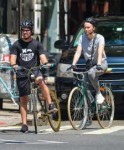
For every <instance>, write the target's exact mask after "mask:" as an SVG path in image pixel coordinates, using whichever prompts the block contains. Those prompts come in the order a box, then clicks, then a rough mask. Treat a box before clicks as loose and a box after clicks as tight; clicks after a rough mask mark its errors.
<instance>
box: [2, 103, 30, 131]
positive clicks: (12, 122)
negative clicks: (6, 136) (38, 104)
mask: <svg viewBox="0 0 124 150" xmlns="http://www.w3.org/2000/svg"><path fill="white" fill-rule="evenodd" d="M31 120H32V115H30V114H28V121H30V122H31ZM9 126H21V115H20V113H19V106H18V105H17V106H16V105H14V104H13V103H12V102H11V100H4V103H3V109H2V110H0V128H1V127H9Z"/></svg>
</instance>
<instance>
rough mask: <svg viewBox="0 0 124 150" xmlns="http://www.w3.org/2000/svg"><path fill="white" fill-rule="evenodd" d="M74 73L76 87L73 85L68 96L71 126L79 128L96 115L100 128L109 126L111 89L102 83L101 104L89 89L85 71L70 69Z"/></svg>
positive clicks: (112, 102) (111, 100)
mask: <svg viewBox="0 0 124 150" xmlns="http://www.w3.org/2000/svg"><path fill="white" fill-rule="evenodd" d="M71 73H73V75H74V79H75V82H76V87H74V88H73V89H72V90H71V92H70V94H69V98H68V104H67V110H68V118H69V121H70V123H71V125H72V127H73V128H74V129H76V130H81V129H83V128H85V127H86V122H87V120H91V121H92V119H93V117H97V120H98V123H99V125H100V126H101V127H102V128H109V127H110V126H111V125H112V122H113V119H114V112H115V106H114V97H113V94H112V90H111V89H110V87H109V86H108V85H107V84H102V85H101V87H100V90H101V92H102V95H103V96H104V97H105V101H104V102H103V103H102V104H97V103H96V100H95V98H94V95H93V93H92V92H91V90H90V89H89V82H87V80H86V78H85V77H86V76H87V71H86V72H76V71H71Z"/></svg>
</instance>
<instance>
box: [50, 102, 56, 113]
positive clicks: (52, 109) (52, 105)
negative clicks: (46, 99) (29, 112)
mask: <svg viewBox="0 0 124 150" xmlns="http://www.w3.org/2000/svg"><path fill="white" fill-rule="evenodd" d="M57 111H58V109H57V108H56V106H55V104H54V103H51V104H50V105H49V113H56V112H57Z"/></svg>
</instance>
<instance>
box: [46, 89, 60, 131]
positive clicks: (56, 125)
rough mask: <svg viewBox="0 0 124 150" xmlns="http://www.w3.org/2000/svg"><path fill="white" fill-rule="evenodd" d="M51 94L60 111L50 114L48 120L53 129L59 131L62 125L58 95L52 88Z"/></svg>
mask: <svg viewBox="0 0 124 150" xmlns="http://www.w3.org/2000/svg"><path fill="white" fill-rule="evenodd" d="M50 96H51V100H52V102H53V103H54V104H55V106H56V108H57V109H58V111H57V112H54V113H52V114H49V115H48V120H49V124H50V126H51V128H52V129H53V131H55V132H58V131H59V129H60V126H61V112H60V106H59V101H58V99H57V95H56V92H55V91H54V90H50Z"/></svg>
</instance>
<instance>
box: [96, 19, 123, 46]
mask: <svg viewBox="0 0 124 150" xmlns="http://www.w3.org/2000/svg"><path fill="white" fill-rule="evenodd" d="M97 32H98V33H100V34H102V35H103V36H104V37H105V43H106V46H115V45H117V46H120V45H124V22H117V21H115V22H100V23H99V24H98V26H97Z"/></svg>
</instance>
